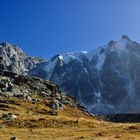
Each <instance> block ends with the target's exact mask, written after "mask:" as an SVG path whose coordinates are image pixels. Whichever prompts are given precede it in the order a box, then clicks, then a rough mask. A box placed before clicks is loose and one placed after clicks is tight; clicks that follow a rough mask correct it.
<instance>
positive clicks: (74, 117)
mask: <svg viewBox="0 0 140 140" xmlns="http://www.w3.org/2000/svg"><path fill="white" fill-rule="evenodd" d="M1 100H3V99H1ZM4 100H5V98H4ZM6 100H9V102H10V103H9V104H6V105H8V106H7V107H1V108H0V112H3V113H9V112H10V113H14V114H16V115H17V119H15V120H14V121H12V122H8V121H6V120H4V119H0V124H1V125H4V126H5V127H4V128H1V129H0V140H9V139H10V138H11V137H13V136H16V137H17V138H18V140H52V139H53V140H73V139H84V140H94V139H96V140H114V139H118V140H125V139H126V140H135V139H137V140H139V139H140V124H115V123H107V122H103V121H101V120H99V119H97V118H96V117H92V116H89V115H86V114H85V113H84V112H82V111H81V110H78V109H76V108H71V107H70V106H66V107H65V109H64V110H60V111H59V115H58V116H52V115H50V114H49V111H50V108H49V107H48V105H49V100H43V101H42V102H40V103H37V104H31V103H28V102H27V101H24V100H21V99H16V98H11V99H6Z"/></svg>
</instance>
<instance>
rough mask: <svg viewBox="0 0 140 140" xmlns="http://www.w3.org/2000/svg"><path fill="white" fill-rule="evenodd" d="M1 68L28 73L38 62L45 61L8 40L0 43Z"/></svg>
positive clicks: (18, 72)
mask: <svg viewBox="0 0 140 140" xmlns="http://www.w3.org/2000/svg"><path fill="white" fill-rule="evenodd" d="M0 61H1V67H0V69H5V70H9V71H11V72H15V73H17V74H27V73H28V72H29V71H30V70H31V69H33V68H35V67H36V65H37V64H38V63H41V62H42V61H45V60H43V59H41V58H35V57H29V56H28V55H27V54H25V53H24V52H23V51H22V50H21V49H20V48H18V47H17V46H16V45H11V44H9V43H7V42H1V43H0Z"/></svg>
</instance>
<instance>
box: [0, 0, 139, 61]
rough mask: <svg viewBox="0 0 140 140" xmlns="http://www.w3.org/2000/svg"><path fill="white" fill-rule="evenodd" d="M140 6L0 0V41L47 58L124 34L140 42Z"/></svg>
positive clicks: (116, 1)
mask: <svg viewBox="0 0 140 140" xmlns="http://www.w3.org/2000/svg"><path fill="white" fill-rule="evenodd" d="M139 7H140V1H139V0H0V41H7V42H9V43H12V44H17V45H18V46H19V47H21V48H22V49H23V50H24V51H25V52H27V53H28V54H29V55H32V56H42V57H45V58H50V57H51V56H53V55H54V54H57V53H65V52H71V51H81V50H92V49H93V48H97V47H99V46H102V45H104V44H106V43H108V42H109V41H110V40H112V39H114V40H117V39H119V38H120V36H121V35H123V34H127V35H128V36H130V38H132V39H134V40H136V41H139V42H140V8H139Z"/></svg>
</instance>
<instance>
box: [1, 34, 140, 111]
mask: <svg viewBox="0 0 140 140" xmlns="http://www.w3.org/2000/svg"><path fill="white" fill-rule="evenodd" d="M2 46H3V47H1V51H0V53H2V54H3V56H4V59H6V62H5V63H4V64H5V65H4V66H6V67H8V66H11V65H12V66H13V69H12V71H14V72H18V73H28V74H30V75H33V76H38V77H41V78H44V79H47V80H50V81H53V82H55V83H57V84H58V85H59V86H60V87H61V89H62V90H63V91H65V92H66V93H67V94H68V95H72V96H74V97H76V98H78V99H79V100H80V102H82V103H83V104H84V105H85V106H86V107H87V109H88V111H90V112H92V113H94V114H113V113H115V114H116V113H138V112H140V104H139V100H140V92H139V91H140V84H139V81H140V44H138V43H137V42H135V41H132V40H131V39H130V38H129V37H127V36H126V35H124V36H122V37H121V39H120V40H119V41H110V42H109V43H108V44H107V45H105V46H102V47H100V48H98V49H95V50H93V51H88V52H75V53H66V54H58V55H55V56H54V57H52V58H51V59H50V60H48V61H41V62H40V60H38V59H37V60H36V59H35V60H34V59H33V60H32V59H31V60H30V59H29V58H30V57H27V56H26V55H25V54H24V53H23V52H22V51H18V52H21V54H22V55H20V56H19V54H15V53H12V54H15V56H14V58H16V59H13V57H9V55H8V52H9V51H7V50H8V49H6V51H5V50H4V49H5V48H6V47H5V46H7V45H4V44H2ZM2 49H3V50H2ZM10 56H11V55H10ZM21 56H22V57H21ZM7 57H8V58H7ZM17 58H18V59H17ZM12 59H13V61H12ZM17 60H18V61H17ZM25 60H26V61H28V63H26V61H25ZM9 62H10V63H9ZM12 62H13V63H12ZM19 63H20V65H21V64H24V68H26V69H27V72H26V70H25V69H24V70H23V69H18V67H17V66H19V65H17V64H19ZM16 69H17V70H16ZM0 86H3V85H0ZM34 87H35V88H37V89H39V88H40V87H41V85H40V84H35V85H34ZM42 94H43V93H42ZM43 96H46V95H45V94H43Z"/></svg>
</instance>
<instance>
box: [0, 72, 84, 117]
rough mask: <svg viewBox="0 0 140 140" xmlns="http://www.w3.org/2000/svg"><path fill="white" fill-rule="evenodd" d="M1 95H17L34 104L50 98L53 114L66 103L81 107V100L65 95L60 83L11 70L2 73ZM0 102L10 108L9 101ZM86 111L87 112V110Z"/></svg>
mask: <svg viewBox="0 0 140 140" xmlns="http://www.w3.org/2000/svg"><path fill="white" fill-rule="evenodd" d="M0 97H6V98H12V97H15V98H18V99H24V100H25V101H27V102H30V103H33V104H35V103H37V102H43V100H44V99H46V100H49V102H50V103H49V107H50V108H51V109H52V110H51V113H52V112H53V113H52V114H53V115H56V114H57V110H61V109H64V107H65V105H70V106H72V107H77V108H79V109H81V108H80V107H79V106H80V103H79V101H78V100H76V98H73V97H70V96H67V95H65V94H64V93H63V92H62V91H61V90H60V89H59V86H58V85H56V84H54V83H52V82H50V81H46V80H43V79H40V78H36V77H30V76H28V75H18V74H15V73H12V72H9V71H3V72H2V74H1V75H0ZM0 102H1V103H0V106H1V107H5V108H10V106H9V105H7V102H5V101H2V100H0ZM5 103H6V104H5ZM82 110H83V109H82ZM84 111H85V112H86V110H84ZM54 112H55V114H54ZM12 117H13V116H12ZM8 118H11V116H9V117H8Z"/></svg>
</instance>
